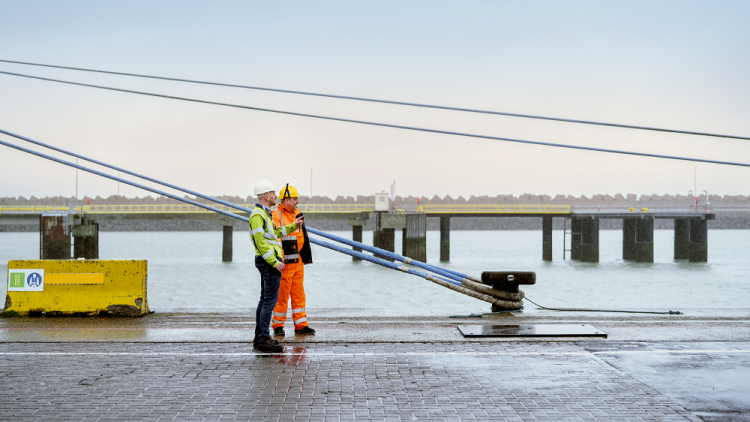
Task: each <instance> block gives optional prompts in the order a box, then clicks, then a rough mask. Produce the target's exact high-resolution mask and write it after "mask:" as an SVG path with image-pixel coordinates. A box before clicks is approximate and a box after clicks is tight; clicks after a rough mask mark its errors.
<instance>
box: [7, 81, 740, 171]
mask: <svg viewBox="0 0 750 422" xmlns="http://www.w3.org/2000/svg"><path fill="white" fill-rule="evenodd" d="M0 74H4V75H11V76H19V77H22V78H31V79H38V80H42V81H49V82H58V83H64V84H70V85H78V86H85V87H89V88H97V89H105V90H109V91H117V92H125V93H129V94H138V95H146V96H151V97H159V98H167V99H172V100H180V101H190V102H194V103H201V104H211V105H219V106H224V107H234V108H242V109H246V110H255V111H264V112H268V113H277V114H286V115H289V116H298V117H309V118H313V119H321V120H331V121H337V122H346V123H356V124H362V125H369V126H379V127H388V128H393V129H403V130H412V131H417V132H428V133H437V134H441V135H453V136H465V137H469V138H479V139H490V140H494V141H503V142H515V143H521V144H528V145H540V146H548V147H556V148H569V149H577V150H584V151H594V152H606V153H611V154H624V155H634V156H640V157H652V158H663V159H668V160H681V161H691V162H698V163H709V164H723V165H730V166H741V167H750V164H746V163H735V162H730V161H718V160H706V159H701V158H690V157H678V156H671V155H662V154H649V153H645V152H635V151H623V150H615V149H607V148H594V147H584V146H580V145H567V144H558V143H553V142H540V141H528V140H523V139H514V138H503V137H498V136H489V135H477V134H471V133H463V132H452V131H445V130H438V129H428V128H419V127H413V126H401V125H392V124H388V123H377V122H368V121H364V120H353V119H344V118H339V117H330V116H319V115H315V114H306V113H295V112H291V111H283V110H273V109H268V108H261V107H251V106H243V105H239V104H229V103H220V102H215V101H205V100H198V99H195V98H186V97H177V96H173V95H163V94H155V93H150V92H143V91H134V90H129V89H120V88H113V87H107V86H101V85H92V84H85V83H80V82H71V81H63V80H60V79H51V78H43V77H40V76H32V75H24V74H20V73H12V72H4V71H0Z"/></svg>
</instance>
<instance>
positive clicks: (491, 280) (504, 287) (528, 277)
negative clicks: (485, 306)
mask: <svg viewBox="0 0 750 422" xmlns="http://www.w3.org/2000/svg"><path fill="white" fill-rule="evenodd" d="M482 284H485V285H488V286H492V288H493V289H495V290H500V291H503V292H506V293H511V294H513V293H520V295H518V297H520V298H523V292H522V291H521V290H520V289H519V287H518V286H519V285H521V284H526V285H529V284H536V273H534V272H532V271H485V272H483V273H482ZM503 300H505V301H507V303H508V306H507V307H500V306H497V305H495V304H493V305H492V308H491V309H492V312H503V311H517V310H519V309H521V308H523V302H522V299H519V300H512V299H508V298H504V299H503Z"/></svg>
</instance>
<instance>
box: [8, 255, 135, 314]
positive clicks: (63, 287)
mask: <svg viewBox="0 0 750 422" xmlns="http://www.w3.org/2000/svg"><path fill="white" fill-rule="evenodd" d="M147 279H148V264H147V262H146V261H108V260H29V261H9V262H8V284H7V286H8V293H7V296H6V298H5V307H4V308H3V313H4V314H5V315H16V314H17V315H20V316H28V315H29V314H41V313H44V314H46V315H99V314H113V315H116V316H141V315H146V314H148V297H147V295H148V286H147Z"/></svg>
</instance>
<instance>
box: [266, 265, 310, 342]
mask: <svg viewBox="0 0 750 422" xmlns="http://www.w3.org/2000/svg"><path fill="white" fill-rule="evenodd" d="M304 278H305V265H304V264H303V263H302V262H301V261H300V262H297V263H295V264H286V265H285V266H284V271H282V272H281V284H280V285H279V300H278V302H276V307H275V308H274V309H273V320H272V322H271V326H272V327H273V328H274V329H276V327H283V326H284V323H285V322H286V311H287V306H288V304H289V296H291V297H292V319H293V320H294V329H295V330H299V329H302V328H304V327H307V312H305V287H304V286H303V284H302V283H303V281H304Z"/></svg>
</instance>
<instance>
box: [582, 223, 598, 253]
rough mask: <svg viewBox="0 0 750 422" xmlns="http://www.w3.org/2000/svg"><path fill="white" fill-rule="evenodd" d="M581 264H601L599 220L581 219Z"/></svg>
mask: <svg viewBox="0 0 750 422" xmlns="http://www.w3.org/2000/svg"><path fill="white" fill-rule="evenodd" d="M580 221H581V262H599V219H598V218H586V219H581V220H580Z"/></svg>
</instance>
